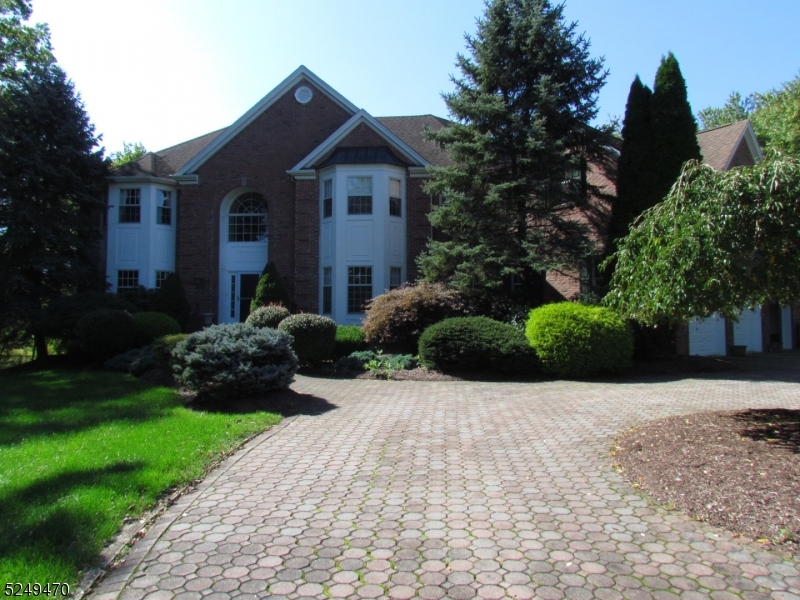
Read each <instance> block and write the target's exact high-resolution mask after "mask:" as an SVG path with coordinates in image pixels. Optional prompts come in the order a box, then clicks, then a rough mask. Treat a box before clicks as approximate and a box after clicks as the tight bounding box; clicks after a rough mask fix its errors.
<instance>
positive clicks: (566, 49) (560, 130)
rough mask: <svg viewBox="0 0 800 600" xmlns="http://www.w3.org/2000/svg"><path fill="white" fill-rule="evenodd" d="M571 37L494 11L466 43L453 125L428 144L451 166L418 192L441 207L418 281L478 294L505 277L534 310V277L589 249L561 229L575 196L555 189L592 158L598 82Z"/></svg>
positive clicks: (533, 12)
mask: <svg viewBox="0 0 800 600" xmlns="http://www.w3.org/2000/svg"><path fill="white" fill-rule="evenodd" d="M576 28H577V24H576V23H571V24H569V23H566V22H565V20H564V14H563V5H560V4H559V5H555V6H553V5H552V4H551V3H550V2H549V1H547V0H492V1H490V2H487V5H486V11H485V13H484V16H483V18H481V19H479V20H478V27H477V33H476V35H475V36H474V37H472V36H467V37H466V39H467V48H468V50H469V54H470V56H465V55H459V56H458V63H457V64H458V66H459V68H460V70H461V73H462V75H461V77H453V78H452V80H453V83H454V84H455V86H456V91H454V92H452V93H446V94H443V97H444V100H445V103H446V104H447V107H448V109H449V112H450V115H451V117H452V119H453V121H454V123H453V124H452V126H450V127H447V128H445V129H442V130H440V131H437V132H431V133H430V134H429V135H430V138H431V139H433V140H434V141H436V142H437V143H438V144H439V145H440V146H441V147H443V148H445V149H447V150H449V153H450V157H451V158H452V159H453V161H454V165H453V166H452V167H447V168H441V169H433V170H432V176H431V179H430V182H429V184H428V186H427V190H428V191H429V192H430V193H434V194H442V195H443V197H444V205H443V206H442V207H441V208H439V209H438V210H435V211H434V212H433V213H432V214H431V222H432V223H433V225H434V226H435V227H437V228H439V229H441V230H442V231H443V232H444V233H445V234H447V236H448V237H449V239H448V240H447V241H438V242H437V241H431V242H430V243H429V245H428V248H427V250H426V252H425V253H424V254H423V255H422V256H421V257H420V259H419V265H420V268H421V271H422V273H423V274H424V276H425V278H426V279H428V280H439V281H448V282H450V283H453V284H455V285H458V286H460V287H466V288H479V289H482V288H487V287H489V288H491V287H494V288H499V287H500V285H501V283H502V282H503V279H504V277H507V276H509V275H512V274H514V275H517V276H518V277H519V278H520V281H521V283H522V287H523V293H524V295H525V297H526V300H528V301H529V302H531V303H535V302H536V301H537V296H538V294H539V292H540V289H541V288H540V284H541V272H543V271H546V270H550V269H554V268H559V267H564V266H567V265H568V266H569V267H570V268H574V267H575V265H576V264H577V263H578V261H579V259H581V258H583V257H584V256H586V255H587V254H588V253H590V252H591V250H592V249H593V242H592V240H591V238H590V236H589V235H588V228H587V227H585V226H583V225H581V224H580V223H578V222H576V220H575V219H572V218H571V213H572V212H573V210H574V209H573V207H574V203H580V202H582V201H583V194H582V192H583V190H582V189H581V188H582V186H581V185H572V184H571V182H570V181H567V183H566V184H565V179H567V178H568V176H567V174H568V173H569V174H571V173H573V172H575V171H577V170H579V169H580V168H581V165H582V164H583V162H582V161H584V160H587V159H588V160H591V159H592V158H594V157H596V156H598V155H599V154H600V152H602V144H601V137H600V134H599V132H597V131H596V130H595V129H593V128H591V127H589V126H588V123H589V122H590V121H591V120H592V119H593V118H594V116H595V115H596V114H597V107H596V102H597V94H598V92H599V90H600V88H601V87H602V86H603V83H604V82H605V77H606V72H605V71H604V70H603V62H602V59H592V58H591V57H590V55H589V41H588V40H587V39H585V38H584V36H583V35H579V34H578V33H577V32H576Z"/></svg>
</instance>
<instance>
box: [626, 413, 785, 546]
mask: <svg viewBox="0 0 800 600" xmlns="http://www.w3.org/2000/svg"><path fill="white" fill-rule="evenodd" d="M615 460H616V462H617V465H618V468H619V469H620V470H621V473H622V475H623V476H624V477H625V479H626V480H627V481H628V482H629V483H631V484H632V485H633V486H634V487H636V488H638V489H641V490H643V491H645V492H647V493H648V494H650V495H651V496H652V497H653V498H654V499H655V500H656V501H657V502H659V503H661V504H666V505H673V506H674V507H675V508H678V509H680V510H683V511H684V512H686V513H687V514H689V515H690V516H691V517H693V518H696V519H699V520H701V521H706V522H708V523H711V524H712V525H716V526H718V527H722V528H724V529H728V530H729V531H732V532H735V533H739V534H742V535H744V536H746V537H749V538H752V539H755V540H757V541H759V542H761V543H765V544H770V545H773V546H775V547H776V549H781V550H785V551H786V552H788V553H791V554H793V555H798V554H800V543H798V542H800V410H786V409H751V410H744V411H725V412H710V413H699V414H693V415H684V416H678V417H668V418H665V419H659V420H656V421H652V422H650V423H647V424H646V425H644V426H642V427H638V428H635V429H632V430H630V431H627V432H625V433H624V434H622V435H620V436H619V437H618V438H617V440H616V442H615Z"/></svg>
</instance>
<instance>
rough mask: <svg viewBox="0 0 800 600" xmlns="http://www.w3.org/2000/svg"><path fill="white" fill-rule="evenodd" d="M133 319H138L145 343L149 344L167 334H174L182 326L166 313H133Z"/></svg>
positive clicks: (137, 323) (137, 322)
mask: <svg viewBox="0 0 800 600" xmlns="http://www.w3.org/2000/svg"><path fill="white" fill-rule="evenodd" d="M133 320H134V321H136V325H138V327H139V330H140V331H141V334H142V340H143V341H144V343H145V344H149V343H151V342H152V341H153V340H156V339H158V338H160V337H164V336H165V335H174V334H176V333H180V332H181V326H180V325H179V324H178V322H177V321H176V320H175V319H173V318H172V317H170V316H169V315H168V314H165V313H161V312H140V313H136V314H134V315H133Z"/></svg>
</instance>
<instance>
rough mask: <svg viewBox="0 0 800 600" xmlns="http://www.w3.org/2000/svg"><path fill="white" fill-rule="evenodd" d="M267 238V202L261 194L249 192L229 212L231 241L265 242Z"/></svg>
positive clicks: (239, 198) (234, 203) (229, 236)
mask: <svg viewBox="0 0 800 600" xmlns="http://www.w3.org/2000/svg"><path fill="white" fill-rule="evenodd" d="M266 239H267V202H266V201H265V200H264V197H263V196H262V195H261V194H256V193H253V192H247V193H245V194H242V195H241V196H239V197H238V198H236V200H234V201H233V204H232V205H231V209H230V212H229V213H228V241H229V242H263V241H264V240H266Z"/></svg>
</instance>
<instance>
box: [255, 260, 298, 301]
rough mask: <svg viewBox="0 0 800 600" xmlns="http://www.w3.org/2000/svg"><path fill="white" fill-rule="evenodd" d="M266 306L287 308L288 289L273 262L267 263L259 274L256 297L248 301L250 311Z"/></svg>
mask: <svg viewBox="0 0 800 600" xmlns="http://www.w3.org/2000/svg"><path fill="white" fill-rule="evenodd" d="M267 304H282V305H283V306H286V307H288V306H289V288H287V287H286V282H284V281H283V277H281V274H280V273H279V272H278V267H276V266H275V263H274V262H269V263H267V264H266V266H265V267H264V270H263V271H262V272H261V278H260V279H259V280H258V285H257V286H256V295H255V297H253V299H252V300H251V301H250V311H251V312H252V311H254V310H255V309H257V308H258V307H259V306H266V305H267Z"/></svg>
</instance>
